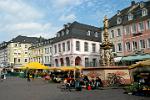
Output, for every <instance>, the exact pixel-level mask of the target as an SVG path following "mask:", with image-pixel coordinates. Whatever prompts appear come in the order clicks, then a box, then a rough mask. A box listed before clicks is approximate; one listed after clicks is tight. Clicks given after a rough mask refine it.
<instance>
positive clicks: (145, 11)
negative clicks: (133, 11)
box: [142, 8, 147, 16]
mask: <svg viewBox="0 0 150 100" xmlns="http://www.w3.org/2000/svg"><path fill="white" fill-rule="evenodd" d="M146 15H147V9H146V8H143V9H142V16H146Z"/></svg>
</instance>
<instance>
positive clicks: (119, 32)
mask: <svg viewBox="0 0 150 100" xmlns="http://www.w3.org/2000/svg"><path fill="white" fill-rule="evenodd" d="M117 31H118V36H121V30H120V29H119V28H118V29H117Z"/></svg>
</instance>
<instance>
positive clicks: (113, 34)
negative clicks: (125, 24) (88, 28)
mask: <svg viewBox="0 0 150 100" xmlns="http://www.w3.org/2000/svg"><path fill="white" fill-rule="evenodd" d="M114 37H115V32H114V30H111V35H110V38H114Z"/></svg>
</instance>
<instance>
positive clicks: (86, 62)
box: [85, 58, 89, 67]
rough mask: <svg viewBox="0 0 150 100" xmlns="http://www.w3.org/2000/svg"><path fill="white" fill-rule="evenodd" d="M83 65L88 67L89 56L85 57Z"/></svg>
mask: <svg viewBox="0 0 150 100" xmlns="http://www.w3.org/2000/svg"><path fill="white" fill-rule="evenodd" d="M85 67H89V58H85Z"/></svg>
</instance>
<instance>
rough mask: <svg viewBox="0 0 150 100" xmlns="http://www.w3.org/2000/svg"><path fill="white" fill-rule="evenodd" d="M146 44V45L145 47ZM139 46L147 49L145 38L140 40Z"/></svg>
mask: <svg viewBox="0 0 150 100" xmlns="http://www.w3.org/2000/svg"><path fill="white" fill-rule="evenodd" d="M143 43H144V44H143ZM143 46H144V47H143ZM139 47H140V49H145V48H146V44H145V40H140V41H139Z"/></svg>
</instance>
